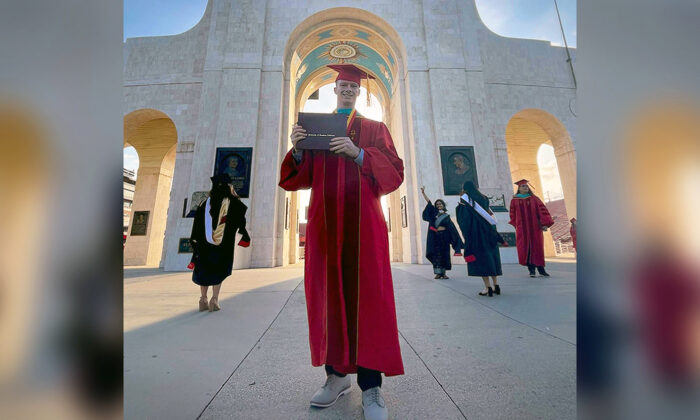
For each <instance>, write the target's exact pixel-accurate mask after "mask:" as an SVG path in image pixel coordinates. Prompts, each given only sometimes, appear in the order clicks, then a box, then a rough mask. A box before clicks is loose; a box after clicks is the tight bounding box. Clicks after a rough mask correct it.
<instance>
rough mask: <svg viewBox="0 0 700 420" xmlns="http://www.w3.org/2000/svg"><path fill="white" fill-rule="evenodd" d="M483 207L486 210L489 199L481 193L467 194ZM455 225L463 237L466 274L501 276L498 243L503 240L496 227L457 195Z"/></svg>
mask: <svg viewBox="0 0 700 420" xmlns="http://www.w3.org/2000/svg"><path fill="white" fill-rule="evenodd" d="M470 197H471V198H472V200H473V202H474V203H478V204H479V205H480V206H481V207H483V209H484V210H486V211H489V200H488V198H487V197H485V196H483V195H481V194H476V193H474V194H472V195H471V196H470ZM456 213H457V224H459V229H460V230H461V231H462V236H463V237H464V259H465V260H466V261H467V275H469V276H473V277H488V276H501V275H503V269H502V267H501V253H500V251H499V249H498V244H499V243H505V241H504V240H503V238H502V237H501V235H500V234H499V233H498V231H497V230H496V226H494V225H492V224H490V223H489V222H487V221H486V219H484V218H483V217H482V216H481V215H480V214H479V213H478V212H477V211H476V210H475V209H474V207H473V206H472V204H470V203H468V202H466V201H465V200H464V199H462V198H460V200H459V205H458V206H457V209H456Z"/></svg>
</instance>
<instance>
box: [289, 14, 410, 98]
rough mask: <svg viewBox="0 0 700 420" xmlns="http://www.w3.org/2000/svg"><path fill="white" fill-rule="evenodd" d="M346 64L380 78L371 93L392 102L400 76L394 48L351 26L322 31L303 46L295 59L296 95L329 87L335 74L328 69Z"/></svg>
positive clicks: (322, 29) (360, 28)
mask: <svg viewBox="0 0 700 420" xmlns="http://www.w3.org/2000/svg"><path fill="white" fill-rule="evenodd" d="M345 63H348V64H354V65H356V66H357V67H359V68H362V69H363V70H366V71H367V72H368V73H370V74H371V75H373V76H374V77H376V78H377V79H376V80H375V81H372V86H371V90H372V94H373V95H375V96H377V97H378V98H379V99H380V101H384V99H387V100H388V99H391V97H392V95H393V93H394V89H395V75H396V74H397V72H398V71H397V65H396V60H395V58H394V55H393V53H392V51H391V48H390V47H389V45H388V44H387V42H386V41H385V40H384V39H383V38H382V37H381V36H380V35H378V34H377V33H375V32H373V31H372V30H370V29H368V28H365V27H363V26H360V25H355V24H350V23H343V24H336V25H332V26H330V27H329V26H326V27H323V28H319V29H317V30H315V31H314V32H312V33H311V34H309V35H308V36H307V37H306V38H305V39H304V41H303V42H302V43H301V44H300V45H299V47H298V48H297V50H296V53H295V55H294V57H293V59H292V77H293V81H294V86H295V88H296V89H295V90H296V92H297V93H302V92H304V91H307V90H309V88H311V89H314V90H315V88H318V87H320V86H321V85H325V84H327V83H329V82H330V81H332V78H333V77H334V75H335V72H334V71H332V70H330V69H328V68H327V67H326V66H327V65H328V64H345ZM378 88H379V89H378ZM384 96H387V98H384Z"/></svg>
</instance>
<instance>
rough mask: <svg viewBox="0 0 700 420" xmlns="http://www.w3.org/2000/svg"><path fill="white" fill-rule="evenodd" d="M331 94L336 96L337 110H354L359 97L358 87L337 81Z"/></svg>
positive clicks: (353, 83) (351, 83) (348, 82)
mask: <svg viewBox="0 0 700 420" xmlns="http://www.w3.org/2000/svg"><path fill="white" fill-rule="evenodd" d="M333 92H335V94H336V95H337V96H338V108H355V102H356V101H357V97H358V96H360V85H358V84H357V83H355V82H350V81H348V80H337V81H336V82H335V87H334V88H333Z"/></svg>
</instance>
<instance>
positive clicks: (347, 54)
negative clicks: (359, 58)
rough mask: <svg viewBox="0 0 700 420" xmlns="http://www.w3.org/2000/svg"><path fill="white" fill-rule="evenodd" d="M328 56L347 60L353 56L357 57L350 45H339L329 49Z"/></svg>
mask: <svg viewBox="0 0 700 420" xmlns="http://www.w3.org/2000/svg"><path fill="white" fill-rule="evenodd" d="M330 55H331V57H333V58H340V59H344V60H347V59H348V58H353V57H354V56H355V55H357V51H356V50H355V48H354V47H353V46H352V45H348V44H340V45H336V46H334V47H333V48H331V50H330Z"/></svg>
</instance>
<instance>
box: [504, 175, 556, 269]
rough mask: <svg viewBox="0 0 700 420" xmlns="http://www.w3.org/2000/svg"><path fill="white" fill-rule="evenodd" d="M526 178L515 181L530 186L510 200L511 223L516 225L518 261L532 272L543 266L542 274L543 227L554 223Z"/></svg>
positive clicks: (518, 184)
mask: <svg viewBox="0 0 700 420" xmlns="http://www.w3.org/2000/svg"><path fill="white" fill-rule="evenodd" d="M527 182H528V181H527V180H526V179H522V180H520V181H518V182H516V183H515V185H517V186H518V188H519V189H520V186H521V185H526V186H527V187H528V192H527V193H525V194H522V193H520V192H517V193H516V194H515V195H514V196H513V200H512V201H511V202H510V222H508V223H510V224H511V225H513V226H515V242H516V246H517V248H518V262H519V263H520V265H524V266H527V267H528V269H529V270H530V274H533V273H534V267H538V268H539V267H542V269H541V270H540V274H542V273H543V272H544V236H543V235H542V232H543V230H545V229H543V228H549V227H551V226H552V225H553V224H554V220H552V216H551V215H550V214H549V210H547V207H545V205H544V203H543V202H542V200H540V199H539V198H538V197H537V196H535V195H534V194H532V191H530V188H529V185H528V184H527Z"/></svg>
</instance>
